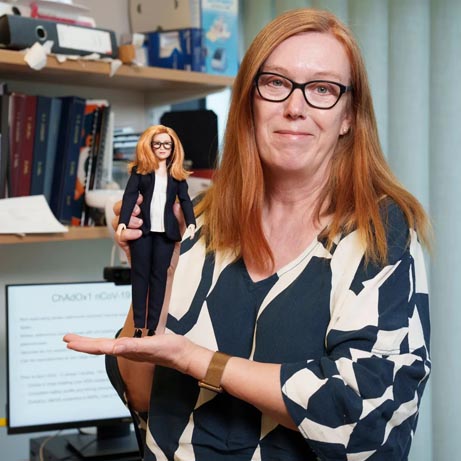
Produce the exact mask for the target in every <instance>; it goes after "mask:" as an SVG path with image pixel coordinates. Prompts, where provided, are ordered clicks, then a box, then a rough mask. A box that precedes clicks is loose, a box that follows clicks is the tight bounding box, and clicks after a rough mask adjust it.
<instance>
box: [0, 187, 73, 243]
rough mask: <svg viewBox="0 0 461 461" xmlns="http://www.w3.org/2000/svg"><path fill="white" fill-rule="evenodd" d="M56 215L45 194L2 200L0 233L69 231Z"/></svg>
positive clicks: (0, 205) (0, 204)
mask: <svg viewBox="0 0 461 461" xmlns="http://www.w3.org/2000/svg"><path fill="white" fill-rule="evenodd" d="M68 230H69V229H68V228H67V227H66V226H63V225H62V224H61V223H60V222H59V221H58V220H57V219H56V218H55V217H54V214H53V213H52V211H51V210H50V207H49V206H48V202H47V201H46V199H45V196H44V195H31V196H29V197H13V198H5V199H1V200H0V234H47V233H57V232H67V231H68Z"/></svg>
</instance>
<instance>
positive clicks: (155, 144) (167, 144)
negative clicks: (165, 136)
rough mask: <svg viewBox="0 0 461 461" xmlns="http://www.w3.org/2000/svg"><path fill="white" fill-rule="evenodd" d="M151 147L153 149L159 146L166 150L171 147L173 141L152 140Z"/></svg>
mask: <svg viewBox="0 0 461 461" xmlns="http://www.w3.org/2000/svg"><path fill="white" fill-rule="evenodd" d="M152 147H153V148H154V149H160V148H161V147H163V148H164V149H166V150H170V149H171V148H172V147H173V143H172V142H171V141H165V142H160V141H153V142H152Z"/></svg>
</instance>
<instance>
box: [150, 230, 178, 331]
mask: <svg viewBox="0 0 461 461" xmlns="http://www.w3.org/2000/svg"><path fill="white" fill-rule="evenodd" d="M152 235H153V249H152V258H153V259H152V271H151V277H150V280H149V310H148V315H147V328H148V329H149V330H150V332H154V331H155V329H156V328H157V325H158V322H159V319H160V314H161V312H162V306H163V300H164V298H165V289H166V281H167V275H168V267H170V262H171V257H172V255H173V250H174V246H175V243H176V242H174V241H172V240H170V239H168V238H167V237H166V235H165V233H163V232H154V233H152Z"/></svg>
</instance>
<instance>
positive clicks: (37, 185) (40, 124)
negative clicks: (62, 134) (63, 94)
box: [30, 96, 51, 195]
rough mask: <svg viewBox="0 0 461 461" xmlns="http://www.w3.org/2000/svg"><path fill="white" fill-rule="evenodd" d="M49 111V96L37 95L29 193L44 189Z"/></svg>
mask: <svg viewBox="0 0 461 461" xmlns="http://www.w3.org/2000/svg"><path fill="white" fill-rule="evenodd" d="M50 112H51V98H50V97H47V96H37V110H36V116H35V135H34V149H33V162H32V178H31V182H30V195H40V194H43V193H44V191H45V169H46V160H47V158H46V151H47V145H48V142H50V139H49V137H48V131H49V124H50Z"/></svg>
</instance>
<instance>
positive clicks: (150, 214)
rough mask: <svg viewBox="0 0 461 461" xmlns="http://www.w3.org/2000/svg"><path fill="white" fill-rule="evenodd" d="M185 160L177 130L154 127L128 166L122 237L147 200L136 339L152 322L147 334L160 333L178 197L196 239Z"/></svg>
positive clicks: (136, 244) (139, 249)
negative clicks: (139, 201)
mask: <svg viewBox="0 0 461 461" xmlns="http://www.w3.org/2000/svg"><path fill="white" fill-rule="evenodd" d="M183 162H184V149H183V147H182V144H181V142H180V140H179V138H178V136H177V134H176V133H175V131H174V130H173V129H171V128H168V127H166V126H163V125H154V126H151V127H149V128H148V129H147V130H145V131H144V133H143V134H142V135H141V137H140V138H139V141H138V143H137V145H136V159H135V160H134V161H133V162H131V163H130V165H129V166H128V168H129V170H130V171H131V175H130V178H129V179H128V183H127V185H126V188H125V193H124V194H123V200H122V208H121V212H120V220H119V225H118V226H117V235H118V236H119V238H120V237H121V234H122V232H123V231H124V230H125V229H126V226H127V224H128V222H129V220H130V216H131V212H132V211H133V207H134V205H135V204H136V200H137V199H138V196H139V194H142V195H143V197H144V198H145V200H144V202H143V204H142V206H141V210H140V216H141V218H142V220H143V222H142V224H141V229H142V236H141V238H139V239H136V240H132V241H131V242H130V250H131V251H130V253H131V263H132V264H131V284H132V301H133V315H134V325H135V331H134V337H136V338H140V337H141V336H142V328H144V327H145V326H146V324H147V329H148V333H147V334H148V335H149V336H152V335H154V334H155V329H156V328H157V325H158V321H159V319H160V313H161V310H162V305H163V300H164V297H165V288H166V282H167V271H168V267H169V266H170V262H171V256H172V255H173V250H174V246H175V243H176V242H179V241H180V240H181V233H180V231H179V225H178V221H177V219H176V218H175V216H174V214H173V204H174V202H175V200H176V198H178V199H179V203H180V205H181V208H182V210H183V213H184V217H185V219H186V222H187V224H188V230H189V232H190V238H193V237H194V232H195V224H196V223H195V216H194V210H193V207H192V202H191V200H190V197H189V195H188V193H187V182H186V178H187V177H188V176H189V173H188V172H187V171H185V170H184V168H183ZM146 299H147V309H146ZM146 311H147V312H146ZM146 314H147V315H146Z"/></svg>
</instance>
